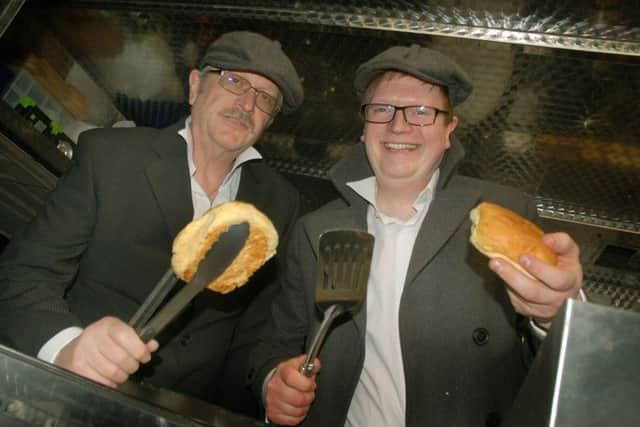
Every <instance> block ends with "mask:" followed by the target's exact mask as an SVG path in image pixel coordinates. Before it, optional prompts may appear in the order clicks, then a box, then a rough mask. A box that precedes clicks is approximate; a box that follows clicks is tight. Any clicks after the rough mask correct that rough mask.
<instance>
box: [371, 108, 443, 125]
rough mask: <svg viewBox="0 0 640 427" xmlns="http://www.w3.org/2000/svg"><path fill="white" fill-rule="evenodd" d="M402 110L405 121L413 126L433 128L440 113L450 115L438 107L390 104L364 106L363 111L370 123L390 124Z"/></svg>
mask: <svg viewBox="0 0 640 427" xmlns="http://www.w3.org/2000/svg"><path fill="white" fill-rule="evenodd" d="M398 110H400V111H402V114H403V115H404V119H405V121H406V122H407V123H409V124H410V125H412V126H420V127H424V126H431V125H432V124H433V123H434V122H435V121H436V117H437V116H438V113H448V111H445V110H441V109H439V108H436V107H430V106H428V105H407V106H404V107H398V106H396V105H389V104H364V105H363V106H362V109H361V113H362V117H364V120H365V121H366V122H369V123H380V124H382V123H389V122H391V121H393V119H394V118H395V117H396V112H397V111H398Z"/></svg>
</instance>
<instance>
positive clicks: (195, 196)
mask: <svg viewBox="0 0 640 427" xmlns="http://www.w3.org/2000/svg"><path fill="white" fill-rule="evenodd" d="M178 135H180V136H181V137H182V138H183V139H184V141H185V143H186V145H185V148H186V150H187V162H188V167H189V176H190V177H191V201H192V203H193V219H196V218H199V217H200V216H202V214H204V213H205V212H206V211H207V210H208V209H209V208H211V207H213V206H217V205H219V204H221V203H225V202H229V201H231V200H235V198H236V195H237V194H238V188H239V186H240V177H241V175H242V165H243V164H244V163H246V162H248V161H250V160H255V159H261V158H262V156H261V155H260V153H259V152H258V151H257V150H256V149H255V148H253V147H248V148H247V149H246V150H244V151H243V152H242V153H240V155H238V157H237V158H236V160H235V161H234V163H233V166H232V167H231V171H229V173H228V174H227V176H225V178H224V180H223V181H222V185H221V186H220V188H219V189H218V194H217V195H216V198H215V199H214V200H213V201H210V200H209V197H208V196H207V194H206V193H205V192H204V190H203V189H202V187H201V186H200V184H199V183H198V181H196V178H195V174H196V165H195V163H193V142H192V136H191V116H189V117H187V119H186V120H185V127H184V128H182V129H180V130H179V131H178ZM82 331H83V329H82V328H79V327H77V326H72V327H70V328H66V329H63V330H62V331H60V332H58V333H57V334H56V335H54V336H53V337H51V338H50V339H49V340H48V341H47V342H46V343H44V345H43V346H42V347H41V348H40V351H39V352H38V359H42V360H44V361H45V362H49V363H53V361H54V360H55V359H56V357H57V356H58V353H59V352H60V350H62V348H63V347H64V346H66V345H67V344H68V343H69V342H71V341H72V340H73V339H74V338H76V337H77V336H79V335H80V334H81V333H82Z"/></svg>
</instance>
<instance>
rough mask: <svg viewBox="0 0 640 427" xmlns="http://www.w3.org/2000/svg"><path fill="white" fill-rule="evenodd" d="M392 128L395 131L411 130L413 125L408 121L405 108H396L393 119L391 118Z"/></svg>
mask: <svg viewBox="0 0 640 427" xmlns="http://www.w3.org/2000/svg"><path fill="white" fill-rule="evenodd" d="M391 130H392V131H393V132H406V131H407V130H411V125H410V124H409V122H407V119H406V117H405V115H404V110H401V109H396V111H395V113H394V116H393V119H391Z"/></svg>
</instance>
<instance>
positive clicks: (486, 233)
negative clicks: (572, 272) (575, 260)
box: [469, 202, 558, 279]
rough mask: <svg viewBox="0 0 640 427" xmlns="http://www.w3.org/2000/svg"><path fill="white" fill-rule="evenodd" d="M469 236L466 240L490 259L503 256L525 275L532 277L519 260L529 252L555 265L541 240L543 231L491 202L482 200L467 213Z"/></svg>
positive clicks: (552, 257) (556, 260)
mask: <svg viewBox="0 0 640 427" xmlns="http://www.w3.org/2000/svg"><path fill="white" fill-rule="evenodd" d="M469 217H470V218H471V222H472V226H471V236H470V238H469V241H470V242H471V243H472V244H473V246H475V247H476V249H478V250H479V251H480V252H481V253H483V254H484V255H486V256H488V257H489V258H502V259H504V260H505V261H507V262H509V263H511V264H512V265H513V266H514V267H515V268H517V269H518V270H520V271H521V272H522V273H524V274H525V275H527V276H528V277H530V278H532V279H534V277H533V276H531V274H529V272H527V271H526V270H525V269H524V268H523V267H522V266H521V265H520V263H519V262H518V260H519V258H520V256H521V255H522V254H524V253H529V254H532V255H534V256H536V257H537V258H539V259H541V260H542V261H544V262H546V263H548V264H551V265H556V264H557V262H558V259H557V256H556V254H555V252H553V251H552V250H551V249H550V248H549V247H548V246H547V245H545V244H544V242H543V241H542V236H543V235H544V231H542V229H540V227H538V226H537V225H535V224H534V223H532V222H530V221H528V220H527V219H525V218H523V217H522V216H520V215H518V214H517V213H515V212H513V211H510V210H509V209H505V208H503V207H502V206H498V205H496V204H493V203H488V202H482V203H480V204H479V205H478V206H476V207H475V208H474V209H472V210H471V212H470V213H469Z"/></svg>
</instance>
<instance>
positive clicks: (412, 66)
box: [354, 44, 473, 106]
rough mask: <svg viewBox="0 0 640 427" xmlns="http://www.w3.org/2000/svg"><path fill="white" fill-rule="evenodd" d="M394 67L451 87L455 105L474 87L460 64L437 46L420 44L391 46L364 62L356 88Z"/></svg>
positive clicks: (450, 96)
mask: <svg viewBox="0 0 640 427" xmlns="http://www.w3.org/2000/svg"><path fill="white" fill-rule="evenodd" d="M390 70H397V71H402V72H405V73H407V74H411V75H412V76H414V77H417V78H419V79H421V80H425V81H429V82H431V83H435V84H437V85H440V86H445V87H447V88H448V91H449V98H450V100H451V103H452V105H454V106H455V105H458V104H460V103H461V102H463V101H464V100H465V99H467V98H468V97H469V95H471V92H472V90H473V85H472V84H471V81H470V80H469V77H468V76H467V74H466V73H465V72H464V70H463V69H462V68H460V66H459V65H458V64H456V63H455V62H454V61H453V60H451V59H450V58H448V57H447V56H445V55H443V54H442V53H440V52H438V51H436V50H433V49H429V48H426V47H423V46H419V45H417V44H413V45H411V46H394V47H391V48H389V49H387V50H385V51H384V52H382V53H380V54H378V55H376V56H374V57H373V58H371V59H370V60H369V61H367V62H365V63H364V64H362V65H360V67H358V69H357V70H356V78H355V82H354V83H355V87H356V90H357V91H358V92H364V91H365V90H366V88H367V86H368V85H369V83H370V82H371V80H372V79H373V78H374V77H375V76H376V75H378V74H380V73H382V72H385V71H390Z"/></svg>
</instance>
